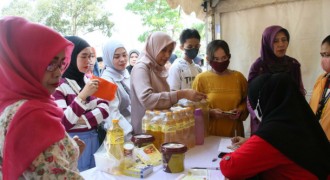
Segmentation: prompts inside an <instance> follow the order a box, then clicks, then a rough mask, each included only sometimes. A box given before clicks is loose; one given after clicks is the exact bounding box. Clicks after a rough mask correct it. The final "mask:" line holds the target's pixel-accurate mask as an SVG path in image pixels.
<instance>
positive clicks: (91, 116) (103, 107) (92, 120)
mask: <svg viewBox="0 0 330 180" xmlns="http://www.w3.org/2000/svg"><path fill="white" fill-rule="evenodd" d="M94 98H95V97H94ZM89 104H96V106H91V107H89V109H88V111H85V113H84V114H82V115H81V118H82V119H84V120H85V122H86V125H87V127H88V128H89V129H90V128H92V127H96V126H97V125H98V124H100V123H101V122H103V121H104V120H105V119H107V117H108V116H109V106H108V103H107V102H106V101H105V100H102V99H99V98H95V99H93V100H92V101H90V102H89V103H88V104H87V105H89Z"/></svg>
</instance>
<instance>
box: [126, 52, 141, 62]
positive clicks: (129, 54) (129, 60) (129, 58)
mask: <svg viewBox="0 0 330 180" xmlns="http://www.w3.org/2000/svg"><path fill="white" fill-rule="evenodd" d="M133 53H135V54H137V55H138V56H139V55H140V52H139V51H138V50H136V49H132V50H130V51H129V53H128V62H131V55H132V54H133Z"/></svg>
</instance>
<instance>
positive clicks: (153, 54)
mask: <svg viewBox="0 0 330 180" xmlns="http://www.w3.org/2000/svg"><path fill="white" fill-rule="evenodd" d="M175 44H176V43H175V41H173V40H172V39H171V37H170V36H169V35H167V34H166V33H163V32H154V33H152V34H151V35H149V37H148V39H147V43H146V46H145V49H144V50H143V52H142V54H141V58H140V60H139V62H138V63H136V65H135V66H134V68H133V70H132V74H131V93H130V94H131V102H132V105H131V107H132V113H131V115H132V125H133V131H134V133H141V132H142V127H141V126H142V124H141V119H142V117H143V116H144V114H145V111H146V110H147V109H149V110H153V109H168V108H170V107H171V106H172V105H174V104H176V103H177V102H178V100H179V99H182V98H186V99H188V100H191V101H200V100H202V99H205V98H206V96H205V95H204V94H202V93H198V92H196V91H195V90H191V89H185V90H179V91H172V92H170V87H169V85H168V84H167V82H166V78H167V76H168V73H167V70H166V68H165V64H166V62H167V61H168V60H169V58H170V56H171V54H172V52H173V50H174V47H175Z"/></svg>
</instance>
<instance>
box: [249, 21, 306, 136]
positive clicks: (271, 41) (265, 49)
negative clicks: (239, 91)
mask: <svg viewBox="0 0 330 180" xmlns="http://www.w3.org/2000/svg"><path fill="white" fill-rule="evenodd" d="M289 42H290V35H289V32H288V30H286V29H284V28H283V27H281V26H269V27H267V28H266V29H265V31H264V32H263V34H262V41H261V50H260V54H261V56H260V57H259V58H258V59H257V60H256V61H255V62H254V63H253V64H252V66H251V68H250V72H249V77H248V82H251V81H252V80H253V79H254V78H256V77H257V76H259V75H260V74H264V73H277V72H288V73H289V74H290V75H291V77H292V78H293V79H294V81H295V83H297V84H298V86H299V89H300V92H301V93H302V94H303V95H305V94H306V92H305V89H304V86H303V82H302V78H301V70H300V63H299V62H298V61H297V60H296V59H294V58H292V57H290V56H287V55H286V50H287V48H288V46H289ZM248 110H249V112H250V117H251V134H253V133H254V132H256V130H257V129H258V126H259V123H260V122H259V121H258V119H257V118H256V116H255V114H254V113H253V111H252V109H251V108H250V107H249V104H248Z"/></svg>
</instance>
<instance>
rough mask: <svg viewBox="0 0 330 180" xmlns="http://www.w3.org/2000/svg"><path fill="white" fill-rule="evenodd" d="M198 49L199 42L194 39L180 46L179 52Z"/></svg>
mask: <svg viewBox="0 0 330 180" xmlns="http://www.w3.org/2000/svg"><path fill="white" fill-rule="evenodd" d="M200 47H201V44H200V40H198V39H196V38H190V39H187V40H186V42H184V43H183V44H181V46H180V49H181V50H185V49H192V48H195V49H199V48H200Z"/></svg>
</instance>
